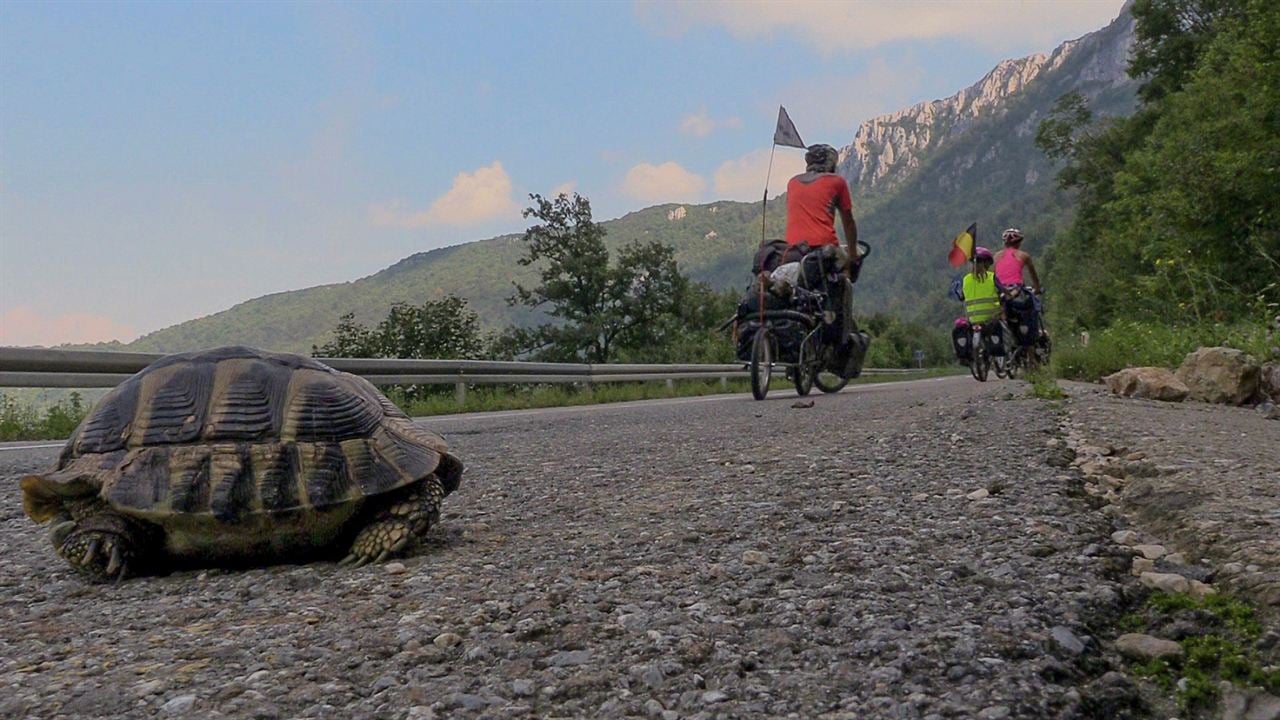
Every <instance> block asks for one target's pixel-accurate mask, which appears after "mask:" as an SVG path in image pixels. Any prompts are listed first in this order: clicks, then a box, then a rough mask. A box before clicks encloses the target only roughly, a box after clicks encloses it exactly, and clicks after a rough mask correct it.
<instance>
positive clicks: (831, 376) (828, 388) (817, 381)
mask: <svg viewBox="0 0 1280 720" xmlns="http://www.w3.org/2000/svg"><path fill="white" fill-rule="evenodd" d="M813 384H814V385H815V386H817V388H818V389H819V390H821V391H822V392H824V393H838V392H840V391H841V390H843V389H844V386H845V385H848V384H849V380H848V379H847V378H842V377H840V376H839V375H836V374H835V373H829V372H818V373H816V374H814V376H813Z"/></svg>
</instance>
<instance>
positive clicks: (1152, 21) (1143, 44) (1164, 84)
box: [1129, 0, 1247, 103]
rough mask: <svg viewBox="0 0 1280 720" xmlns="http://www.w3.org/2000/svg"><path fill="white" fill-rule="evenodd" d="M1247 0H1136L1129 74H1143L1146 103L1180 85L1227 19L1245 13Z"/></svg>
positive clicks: (1160, 97)
mask: <svg viewBox="0 0 1280 720" xmlns="http://www.w3.org/2000/svg"><path fill="white" fill-rule="evenodd" d="M1246 5H1247V0H1136V2H1134V4H1133V7H1132V9H1131V12H1132V13H1133V17H1134V19H1135V20H1136V25H1135V28H1134V34H1135V35H1136V38H1135V40H1134V47H1133V56H1132V58H1131V59H1130V62H1129V74H1130V75H1132V76H1133V77H1135V78H1144V80H1145V82H1144V83H1143V86H1142V89H1141V90H1139V92H1138V95H1139V97H1141V98H1142V99H1143V101H1145V102H1147V103H1153V102H1156V101H1159V100H1160V99H1162V98H1164V97H1165V96H1167V95H1170V94H1172V93H1175V92H1177V91H1178V90H1180V89H1181V88H1182V84H1183V82H1184V81H1185V80H1186V78H1187V77H1188V76H1189V75H1190V74H1191V72H1192V71H1193V70H1194V69H1195V67H1196V64H1197V63H1198V62H1199V60H1200V56H1201V55H1202V54H1203V53H1204V50H1205V48H1206V47H1208V45H1209V43H1210V42H1212V41H1213V39H1214V38H1215V37H1217V35H1218V32H1219V30H1220V28H1221V27H1222V26H1223V23H1224V22H1227V21H1232V20H1236V21H1238V20H1241V19H1243V18H1244V17H1245V8H1246Z"/></svg>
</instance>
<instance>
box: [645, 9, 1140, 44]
mask: <svg viewBox="0 0 1280 720" xmlns="http://www.w3.org/2000/svg"><path fill="white" fill-rule="evenodd" d="M1123 2H1124V0H1075V1H1074V2H1062V1H1061V0H1022V1H1021V2H1010V1H1009V0H863V1H862V2H843V3H836V2H829V1H828V0H757V1H756V2H751V3H749V4H745V3H742V2H737V1H735V0H704V1H703V2H696V3H695V2H665V1H659V0H637V2H636V4H635V8H636V14H637V15H638V16H639V17H640V19H641V20H642V21H643V22H645V23H646V24H648V25H650V26H651V27H653V28H655V29H656V30H658V31H659V32H663V33H666V34H671V35H682V34H684V33H687V32H689V31H690V30H693V29H694V28H698V27H703V26H709V27H723V28H725V29H726V30H728V31H729V32H730V33H731V34H733V35H734V36H735V37H737V38H740V39H756V38H761V37H765V38H769V37H772V36H773V35H775V34H778V33H786V34H788V35H792V36H796V37H798V38H800V39H801V40H802V41H803V42H806V43H809V44H812V45H813V46H814V47H816V48H817V49H819V50H821V51H822V52H826V53H831V52H837V51H842V50H862V49H866V48H871V47H875V46H877V45H881V44H884V43H888V42H893V41H895V40H933V39H938V38H943V37H953V38H963V39H965V40H967V41H970V42H975V43H979V44H982V45H984V46H986V47H989V48H993V49H1003V48H1014V47H1027V46H1028V43H1030V46H1045V47H1046V48H1047V46H1048V45H1049V44H1051V43H1056V42H1060V41H1062V40H1065V39H1068V38H1071V37H1076V36H1078V35H1082V34H1084V33H1086V32H1089V31H1091V30H1096V29H1097V28H1099V27H1102V26H1103V25H1105V24H1106V23H1107V22H1109V21H1110V20H1111V19H1112V18H1114V17H1115V16H1116V15H1118V14H1119V12H1120V7H1121V5H1122V4H1123Z"/></svg>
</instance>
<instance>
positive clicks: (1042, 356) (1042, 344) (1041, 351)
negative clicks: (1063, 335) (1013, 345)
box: [1035, 335, 1053, 367]
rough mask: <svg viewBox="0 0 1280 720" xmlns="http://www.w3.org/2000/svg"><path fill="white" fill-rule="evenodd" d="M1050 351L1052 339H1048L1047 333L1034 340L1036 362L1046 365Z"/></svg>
mask: <svg viewBox="0 0 1280 720" xmlns="http://www.w3.org/2000/svg"><path fill="white" fill-rule="evenodd" d="M1052 352H1053V341H1051V340H1050V339H1049V336H1048V335H1042V336H1040V338H1039V340H1037V341H1036V349H1035V355H1036V362H1037V363H1039V364H1040V365H1043V366H1045V367H1048V366H1049V356H1050V354H1051V353H1052Z"/></svg>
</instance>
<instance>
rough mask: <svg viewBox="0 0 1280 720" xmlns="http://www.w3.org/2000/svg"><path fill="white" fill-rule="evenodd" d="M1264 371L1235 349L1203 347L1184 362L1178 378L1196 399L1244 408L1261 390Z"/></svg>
mask: <svg viewBox="0 0 1280 720" xmlns="http://www.w3.org/2000/svg"><path fill="white" fill-rule="evenodd" d="M1260 370H1261V368H1260V367H1259V366H1258V363H1257V361H1255V360H1254V359H1253V358H1251V357H1249V355H1247V354H1246V353H1244V352H1243V351H1240V350H1236V349H1235V348H1226V347H1211V348H1200V349H1199V350H1196V351H1195V352H1193V353H1191V354H1190V355H1187V359H1186V360H1183V361H1182V366H1181V367H1179V368H1178V379H1179V380H1181V381H1182V382H1183V384H1185V385H1186V386H1187V389H1188V390H1189V393H1188V395H1187V397H1189V398H1191V399H1192V400H1200V401H1202V402H1211V403H1226V404H1229V405H1243V404H1245V403H1247V402H1249V399H1250V398H1252V397H1253V394H1254V393H1255V392H1256V391H1257V390H1258V376H1259V375H1260V374H1261V373H1260Z"/></svg>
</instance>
